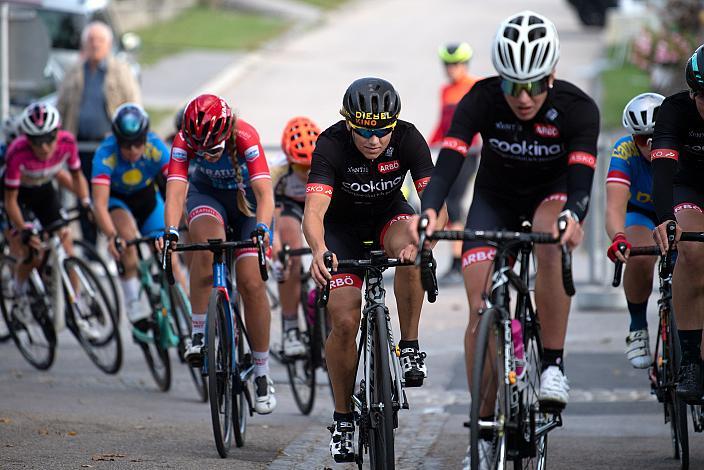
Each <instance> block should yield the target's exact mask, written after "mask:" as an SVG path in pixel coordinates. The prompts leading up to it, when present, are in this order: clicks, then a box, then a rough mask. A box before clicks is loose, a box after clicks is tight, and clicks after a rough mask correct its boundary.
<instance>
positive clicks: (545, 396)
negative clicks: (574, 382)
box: [538, 366, 570, 408]
mask: <svg viewBox="0 0 704 470" xmlns="http://www.w3.org/2000/svg"><path fill="white" fill-rule="evenodd" d="M569 392H570V384H569V381H568V380H567V377H565V374H564V373H563V372H562V371H561V370H560V368H559V367H558V366H550V367H548V368H547V369H545V370H544V371H543V372H542V374H540V393H539V394H538V400H539V401H540V404H541V405H543V406H554V407H557V408H564V407H565V405H567V401H568V399H569Z"/></svg>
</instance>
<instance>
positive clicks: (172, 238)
mask: <svg viewBox="0 0 704 470" xmlns="http://www.w3.org/2000/svg"><path fill="white" fill-rule="evenodd" d="M167 242H168V245H169V249H171V248H173V247H174V245H176V244H177V243H178V228H176V227H169V228H167V229H166V230H164V233H162V234H161V236H160V237H159V238H157V239H156V240H154V246H155V247H156V249H157V250H159V251H164V246H166V245H167Z"/></svg>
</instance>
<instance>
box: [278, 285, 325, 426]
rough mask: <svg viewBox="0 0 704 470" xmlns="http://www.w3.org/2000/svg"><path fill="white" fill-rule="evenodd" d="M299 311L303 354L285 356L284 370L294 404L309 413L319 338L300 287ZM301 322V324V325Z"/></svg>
mask: <svg viewBox="0 0 704 470" xmlns="http://www.w3.org/2000/svg"><path fill="white" fill-rule="evenodd" d="M300 304H301V305H300V311H301V313H302V314H303V321H302V322H299V328H300V330H299V331H300V333H301V343H303V345H304V346H305V348H306V352H305V354H304V355H303V356H300V357H294V358H287V361H286V372H288V382H289V384H291V392H293V398H294V400H295V401H296V406H298V409H299V410H300V411H301V413H303V414H304V415H308V414H310V412H311V410H312V409H313V403H314V401H315V360H314V354H315V353H314V350H316V349H317V350H319V348H320V344H319V338H316V334H315V325H310V324H309V322H308V319H307V315H308V305H307V304H308V292H307V291H306V290H305V289H301V302H300ZM301 324H302V325H303V326H302V327H301Z"/></svg>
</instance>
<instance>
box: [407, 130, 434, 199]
mask: <svg viewBox="0 0 704 470" xmlns="http://www.w3.org/2000/svg"><path fill="white" fill-rule="evenodd" d="M402 155H408V156H409V168H410V170H411V177H412V178H413V184H414V185H415V187H416V191H418V193H421V192H422V191H423V190H424V189H425V187H426V186H427V185H428V182H429V181H430V175H432V174H433V160H432V158H431V157H430V149H429V148H428V143H427V142H426V141H425V139H424V138H423V136H422V135H421V133H420V132H419V131H418V129H416V127H415V126H411V127H410V128H409V130H408V133H407V134H406V137H405V138H404V139H403V153H402Z"/></svg>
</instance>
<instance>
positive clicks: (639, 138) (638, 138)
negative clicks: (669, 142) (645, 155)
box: [633, 134, 653, 147]
mask: <svg viewBox="0 0 704 470" xmlns="http://www.w3.org/2000/svg"><path fill="white" fill-rule="evenodd" d="M633 142H635V143H636V144H637V145H642V146H643V147H650V145H651V144H652V143H653V136H652V135H643V134H641V135H633Z"/></svg>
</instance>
